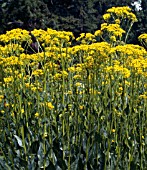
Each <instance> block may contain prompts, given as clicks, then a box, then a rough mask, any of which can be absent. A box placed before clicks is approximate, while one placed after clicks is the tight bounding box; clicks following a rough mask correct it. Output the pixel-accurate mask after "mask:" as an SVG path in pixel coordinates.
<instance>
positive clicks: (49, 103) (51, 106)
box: [46, 102, 54, 110]
mask: <svg viewBox="0 0 147 170" xmlns="http://www.w3.org/2000/svg"><path fill="white" fill-rule="evenodd" d="M46 106H47V107H48V108H49V109H50V110H52V109H53V108H54V106H53V105H52V103H51V102H46Z"/></svg>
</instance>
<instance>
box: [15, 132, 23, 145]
mask: <svg viewBox="0 0 147 170" xmlns="http://www.w3.org/2000/svg"><path fill="white" fill-rule="evenodd" d="M14 137H15V138H16V140H17V142H18V145H19V146H20V147H23V144H22V139H21V138H20V137H19V136H17V135H14Z"/></svg>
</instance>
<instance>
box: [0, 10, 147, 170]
mask: <svg viewBox="0 0 147 170" xmlns="http://www.w3.org/2000/svg"><path fill="white" fill-rule="evenodd" d="M103 18H104V20H105V23H103V24H102V25H101V29H100V30H97V31H96V32H95V33H94V34H91V33H81V35H80V36H79V37H78V38H77V39H76V41H77V45H73V40H74V36H73V33H72V32H66V31H57V30H52V29H49V28H48V29H47V30H46V31H45V30H41V29H39V30H37V29H34V30H33V31H31V34H30V32H28V31H26V30H22V29H14V30H11V31H8V32H7V33H6V34H3V35H0V41H1V45H0V127H1V128H0V169H4V170H8V169H14V170H16V169H28V170H35V169H38V170H39V169H53V170H54V169H55V170H56V169H58V170H61V169H63V170H66V169H68V170H78V169H80V170H87V169H88V170H107V169H111V170H113V169H118V170H121V169H125V170H131V169H136V170H138V169H141V170H144V169H146V153H145V151H146V150H145V144H146V136H145V135H146V116H147V115H146V113H147V51H146V50H145V49H144V48H143V47H142V46H139V45H134V44H127V38H128V35H129V32H130V30H131V27H132V25H133V23H134V22H136V21H137V19H136V16H135V15H134V14H133V13H132V12H131V9H130V8H129V7H113V8H111V9H108V10H107V13H106V14H104V16H103ZM31 35H33V36H34V37H35V40H36V42H37V43H38V44H39V48H38V50H37V51H36V52H35V51H34V53H32V54H28V53H26V51H27V50H26V48H29V46H30V44H31V43H32V41H33V40H32V37H31ZM99 37H100V38H99ZM99 39H101V41H100V42H99V41H98V40H99ZM146 39H147V36H146V34H142V35H140V36H139V40H140V41H141V42H142V43H143V45H144V46H145V43H146ZM74 43H75V42H74Z"/></svg>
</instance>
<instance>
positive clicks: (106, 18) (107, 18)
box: [103, 13, 111, 21]
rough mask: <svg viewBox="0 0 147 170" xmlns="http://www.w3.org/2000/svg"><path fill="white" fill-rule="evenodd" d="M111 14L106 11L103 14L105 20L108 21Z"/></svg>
mask: <svg viewBox="0 0 147 170" xmlns="http://www.w3.org/2000/svg"><path fill="white" fill-rule="evenodd" d="M110 17H111V15H110V14H109V13H106V14H104V15H103V18H104V20H105V21H108V20H109V19H110Z"/></svg>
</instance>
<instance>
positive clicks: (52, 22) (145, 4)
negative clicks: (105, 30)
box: [0, 0, 147, 44]
mask: <svg viewBox="0 0 147 170" xmlns="http://www.w3.org/2000/svg"><path fill="white" fill-rule="evenodd" d="M133 2H135V0H109V1H108V0H0V33H1V34H2V33H5V32H6V31H7V30H11V29H14V28H18V27H19V28H23V29H27V30H33V29H34V28H36V29H40V28H41V29H46V28H52V29H56V30H65V31H72V32H73V33H74V35H75V36H76V37H77V36H78V35H79V34H80V33H81V32H90V33H94V31H96V30H97V29H99V28H100V25H101V23H102V22H103V18H102V15H103V14H105V13H106V10H107V9H108V8H111V7H113V6H129V7H130V8H131V9H132V12H133V13H135V14H136V15H137V18H138V22H137V23H135V24H134V25H133V28H132V32H131V34H130V37H129V38H128V41H129V42H128V43H133V44H138V43H139V42H138V40H137V37H138V36H139V35H140V34H142V33H145V32H147V0H141V10H139V11H138V10H136V9H135V6H134V5H133V4H132V3H133Z"/></svg>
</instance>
